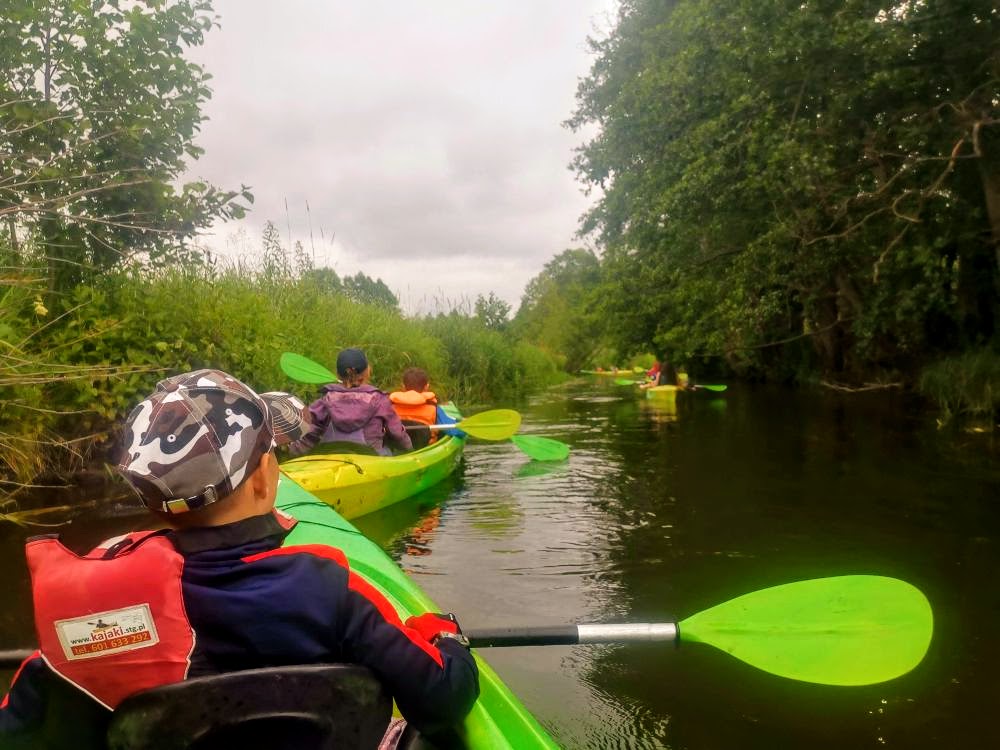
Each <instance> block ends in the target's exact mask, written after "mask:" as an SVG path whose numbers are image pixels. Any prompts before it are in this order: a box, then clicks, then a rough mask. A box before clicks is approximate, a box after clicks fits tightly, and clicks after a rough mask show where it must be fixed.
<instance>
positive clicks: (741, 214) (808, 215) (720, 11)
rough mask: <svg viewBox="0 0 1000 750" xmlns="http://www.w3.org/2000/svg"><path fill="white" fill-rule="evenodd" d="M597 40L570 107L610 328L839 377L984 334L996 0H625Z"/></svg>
mask: <svg viewBox="0 0 1000 750" xmlns="http://www.w3.org/2000/svg"><path fill="white" fill-rule="evenodd" d="M958 39H960V40H962V41H961V43H958V44H957V43H956V40H958ZM592 45H593V50H594V52H595V55H596V59H595V62H594V64H593V68H592V70H591V73H590V75H589V76H588V77H587V78H586V79H584V80H583V81H582V82H581V84H580V87H579V90H578V99H577V101H578V108H577V112H576V114H575V116H574V117H573V119H572V120H571V121H570V123H569V124H570V125H571V126H572V127H575V128H582V127H584V126H592V125H596V126H598V128H599V132H598V133H597V135H596V136H594V137H593V138H592V139H590V140H589V141H588V142H587V143H586V144H584V145H583V146H582V148H581V149H580V150H579V153H578V156H577V159H576V161H575V167H576V169H577V171H578V174H579V176H580V178H581V179H582V180H583V181H584V182H586V183H587V184H588V185H592V186H595V187H600V188H601V189H602V193H601V197H600V199H599V200H598V202H597V203H596V204H595V206H594V208H593V209H592V210H591V211H590V212H589V214H588V215H587V217H586V219H585V221H584V224H583V230H584V231H585V232H592V233H594V235H595V236H596V237H597V238H598V239H599V240H600V242H601V243H602V244H603V246H604V248H605V250H604V253H603V257H602V271H603V273H604V284H605V285H606V292H605V294H603V295H601V296H600V297H599V299H600V300H601V305H602V310H603V314H604V316H605V318H606V319H607V320H608V321H609V324H610V325H609V328H608V330H609V331H610V332H611V334H612V336H614V337H615V340H616V342H617V343H618V346H619V348H620V349H622V350H624V351H636V350H641V349H649V348H654V349H655V350H657V351H662V352H665V353H667V354H668V355H669V356H670V357H671V358H672V359H674V360H677V359H688V358H690V357H692V356H694V355H723V356H725V357H726V358H727V360H728V362H729V364H730V366H732V367H734V368H735V369H737V370H740V371H744V372H757V373H765V374H770V375H777V376H784V375H788V374H790V373H795V372H801V371H802V369H803V367H805V368H806V369H807V370H812V371H820V372H823V373H827V374H834V375H840V376H843V377H845V378H848V379H850V378H862V377H864V376H865V375H867V374H871V373H872V372H873V371H885V370H896V369H901V370H909V371H912V370H913V368H914V365H915V363H916V362H919V361H920V360H921V359H926V358H927V357H928V356H933V355H934V353H935V352H941V351H947V350H948V349H949V348H951V347H954V346H955V345H956V344H957V345H963V346H970V345H976V344H977V342H981V341H982V340H984V339H989V338H991V337H993V336H994V335H995V332H996V328H997V324H998V323H1000V306H998V295H997V292H996V290H997V289H998V288H1000V274H998V267H997V257H998V255H1000V252H998V251H1000V15H998V14H997V12H996V8H995V3H993V2H991V0H948V2H945V1H944V0H920V2H917V1H916V0H913V1H910V0H905V1H904V2H896V3H892V4H887V3H884V2H875V1H874V0H848V2H840V3H822V2H820V3H802V2H799V1H798V0H794V1H793V0H768V2H735V3H718V2H712V0H624V1H623V2H622V4H621V6H620V13H619V18H618V24H617V27H616V28H615V29H614V30H613V31H612V32H611V34H610V35H609V36H608V37H607V38H606V39H602V40H596V41H593V42H592ZM803 344H805V346H803Z"/></svg>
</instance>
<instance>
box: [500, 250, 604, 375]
mask: <svg viewBox="0 0 1000 750" xmlns="http://www.w3.org/2000/svg"><path fill="white" fill-rule="evenodd" d="M600 280H601V268H600V263H599V261H598V259H597V256H596V255H594V253H593V252H591V251H590V250H583V249H570V250H564V251H563V252H561V253H560V254H559V255H557V256H556V257H555V258H553V259H552V260H550V261H549V262H548V263H546V264H545V267H544V268H543V269H542V271H541V273H539V274H538V275H537V276H536V277H535V278H533V279H532V280H531V281H530V282H528V285H527V287H525V290H524V295H523V296H522V297H521V306H520V307H519V308H518V311H517V315H516V316H515V317H514V322H513V328H514V330H515V332H516V333H517V335H518V336H520V337H522V338H524V339H525V340H527V341H530V342H531V343H533V344H536V345H538V346H540V347H542V348H543V349H545V350H547V351H549V352H551V353H553V354H558V355H561V356H562V357H563V366H564V368H565V369H566V370H568V371H571V372H572V371H576V370H579V369H580V368H581V367H583V366H584V365H586V364H587V361H588V359H589V358H590V356H591V355H592V354H593V352H594V351H595V350H596V349H597V348H598V346H599V345H600V341H601V337H602V334H603V330H602V328H601V326H600V320H599V317H598V316H597V315H595V314H594V313H595V308H596V307H597V306H598V304H599V298H598V292H599V289H598V286H599V282H600Z"/></svg>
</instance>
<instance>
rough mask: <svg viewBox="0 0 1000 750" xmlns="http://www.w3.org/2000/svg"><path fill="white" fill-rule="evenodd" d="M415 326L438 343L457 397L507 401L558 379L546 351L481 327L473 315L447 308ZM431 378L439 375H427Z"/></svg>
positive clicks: (484, 401) (468, 399) (434, 378)
mask: <svg viewBox="0 0 1000 750" xmlns="http://www.w3.org/2000/svg"><path fill="white" fill-rule="evenodd" d="M421 327H422V328H423V330H424V331H426V332H427V333H428V334H430V335H431V336H433V337H434V338H435V339H436V340H437V341H439V342H440V343H441V346H442V347H443V354H444V363H443V364H444V368H443V369H444V371H445V372H447V373H448V379H449V380H450V385H451V388H452V391H451V392H454V393H459V394H462V395H463V400H467V401H469V402H472V403H480V404H482V403H489V402H495V401H499V402H504V403H509V402H513V401H516V400H517V399H519V398H522V397H523V396H525V395H527V394H529V393H531V392H532V391H535V390H537V389H539V388H541V387H544V386H546V385H551V384H552V383H554V382H556V381H557V379H558V377H557V375H556V366H555V362H554V361H553V360H552V358H551V357H549V356H547V355H546V354H545V353H544V352H543V351H541V350H540V349H538V348H537V347H534V346H532V345H530V344H527V343H525V342H515V341H513V340H511V339H510V338H509V337H508V336H505V335H504V334H502V333H500V332H499V331H495V330H492V329H490V328H487V327H485V326H484V325H483V323H482V322H481V321H480V320H479V319H478V318H475V317H469V316H467V315H463V314H461V313H459V312H457V311H453V312H450V313H447V314H440V315H437V316H434V317H428V318H425V319H424V320H423V321H421ZM424 369H428V368H427V367H425V368H424ZM432 380H434V381H435V382H437V381H439V380H440V378H438V377H435V376H433V375H432Z"/></svg>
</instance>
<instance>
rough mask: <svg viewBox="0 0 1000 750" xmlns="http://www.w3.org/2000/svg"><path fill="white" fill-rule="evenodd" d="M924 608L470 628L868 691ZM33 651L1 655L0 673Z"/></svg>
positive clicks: (868, 605) (833, 596) (834, 600)
mask: <svg viewBox="0 0 1000 750" xmlns="http://www.w3.org/2000/svg"><path fill="white" fill-rule="evenodd" d="M933 630H934V618H933V615H932V613H931V607H930V604H929V603H928V602H927V599H926V597H924V595H923V594H922V593H920V591H919V590H917V589H916V588H914V587H913V586H911V585H910V584H908V583H906V582H904V581H900V580H897V579H895V578H885V577H882V576H864V575H859V576H838V577H835V578H817V579H813V580H810V581H799V582H797V583H787V584H784V585H781V586H774V587H772V588H767V589H761V590H760V591H754V592H752V593H750V594H744V595H743V596H739V597H737V598H735V599H731V600H730V601H728V602H725V603H723V604H719V605H716V606H715V607H712V608H711V609H707V610H705V611H703V612H699V613H698V614H695V615H692V616H691V617H688V618H687V619H685V620H681V622H680V623H679V624H678V623H673V622H666V623H624V624H588V625H561V626H554V627H534V628H494V629H470V630H467V631H466V632H465V635H466V636H467V637H468V639H469V641H470V643H471V644H472V645H473V646H475V647H477V648H488V647H493V646H547V645H560V644H567V645H569V644H576V643H632V642H636V641H679V642H681V643H684V642H691V643H707V644H709V645H711V646H715V647H716V648H719V649H721V650H723V651H726V652H728V653H730V654H732V655H733V656H735V657H736V658H737V659H740V660H742V661H744V662H746V663H747V664H749V665H751V666H753V667H756V668H758V669H762V670H764V671H765V672H770V673H771V674H775V675H778V676H780V677H787V678H789V679H793V680H802V681H803V682H814V683H818V684H821V685H844V686H851V685H873V684H875V683H879V682H885V681H886V680H892V679H895V678H896V677H901V676H902V675H904V674H906V673H907V672H909V671H910V670H911V669H913V668H914V667H916V666H917V665H918V664H919V663H920V661H921V660H922V659H923V658H924V654H926V653H927V648H928V646H929V645H930V641H931V635H932V633H933ZM29 653H30V652H29V651H27V650H25V651H0V669H16V668H17V666H18V665H19V664H20V663H21V662H22V661H24V659H25V658H27V656H28V654H29Z"/></svg>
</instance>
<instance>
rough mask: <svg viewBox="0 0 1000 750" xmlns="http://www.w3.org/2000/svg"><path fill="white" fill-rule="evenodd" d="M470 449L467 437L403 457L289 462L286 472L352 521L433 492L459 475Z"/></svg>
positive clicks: (349, 456) (345, 456)
mask: <svg viewBox="0 0 1000 750" xmlns="http://www.w3.org/2000/svg"><path fill="white" fill-rule="evenodd" d="M464 447H465V439H464V438H460V437H451V436H449V435H445V436H442V437H441V439H440V440H438V441H437V442H436V443H433V444H432V445H428V446H427V447H426V448H421V449H420V450H416V451H412V452H410V453H403V454H401V455H398V456H364V455H359V454H354V453H330V454H316V455H306V456H300V457H298V458H293V459H290V460H288V461H285V462H284V463H282V464H281V470H282V471H283V472H284V473H285V475H286V476H288V478H289V479H291V480H292V481H294V482H296V483H297V484H299V485H301V486H302V487H303V488H304V489H306V490H307V491H308V492H310V493H311V494H313V495H315V496H316V497H318V498H319V499H320V500H322V501H323V502H325V503H327V504H328V505H330V506H332V507H333V508H334V509H335V510H336V511H337V512H338V513H340V515H342V516H343V517H344V518H347V519H352V518H358V517H360V516H363V515H366V514H368V513H374V512H375V511H377V510H381V509H382V508H385V507H387V506H389V505H392V504H393V503H398V502H399V501H401V500H405V499H406V498H408V497H411V496H412V495H415V494H417V493H418V492H423V491H424V490H426V489H427V488H428V487H433V486H434V485H435V484H437V483H438V482H440V481H441V480H443V479H444V478H445V477H447V476H448V475H449V474H451V473H452V472H453V471H454V470H455V467H456V466H458V462H459V461H460V460H461V458H462V449H463V448H464Z"/></svg>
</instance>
